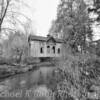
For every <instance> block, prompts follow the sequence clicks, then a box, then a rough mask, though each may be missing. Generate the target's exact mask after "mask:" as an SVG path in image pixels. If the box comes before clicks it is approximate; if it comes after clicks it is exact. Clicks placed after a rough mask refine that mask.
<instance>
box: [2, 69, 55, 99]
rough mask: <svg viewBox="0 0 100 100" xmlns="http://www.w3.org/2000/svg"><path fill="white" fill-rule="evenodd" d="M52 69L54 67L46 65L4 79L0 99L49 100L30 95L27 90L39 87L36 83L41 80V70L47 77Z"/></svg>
mask: <svg viewBox="0 0 100 100" xmlns="http://www.w3.org/2000/svg"><path fill="white" fill-rule="evenodd" d="M52 70H53V67H52V68H50V67H49V68H47V67H44V68H40V69H39V70H36V71H31V72H27V73H24V74H20V75H15V76H13V77H10V78H8V79H6V80H4V81H3V82H1V83H0V100H47V99H45V98H44V97H43V98H42V97H41V98H34V97H32V96H28V93H27V91H29V90H31V92H32V91H34V90H36V88H37V87H39V86H37V84H36V83H37V82H38V80H39V77H40V72H42V73H43V75H44V77H46V75H47V73H51V72H52ZM44 90H45V91H46V87H44Z"/></svg>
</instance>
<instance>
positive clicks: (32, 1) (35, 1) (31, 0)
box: [20, 0, 100, 39]
mask: <svg viewBox="0 0 100 100" xmlns="http://www.w3.org/2000/svg"><path fill="white" fill-rule="evenodd" d="M23 1H24V2H25V4H27V5H29V7H30V8H29V9H26V7H22V6H20V9H22V11H21V12H23V13H24V15H26V16H28V17H30V18H31V19H32V28H33V30H34V32H35V34H36V35H41V36H46V35H47V34H48V31H49V29H50V27H51V23H52V20H53V19H55V18H56V14H57V5H58V4H59V1H60V0H23ZM88 1H90V0H88ZM89 4H90V2H89ZM92 16H93V15H92ZM93 29H94V33H95V37H94V38H95V39H98V38H100V35H99V33H100V27H97V26H95V24H94V25H93Z"/></svg>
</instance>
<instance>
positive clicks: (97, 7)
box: [88, 0, 100, 22]
mask: <svg viewBox="0 0 100 100" xmlns="http://www.w3.org/2000/svg"><path fill="white" fill-rule="evenodd" d="M88 11H89V13H91V12H93V13H94V14H97V15H98V16H97V17H96V18H95V20H94V21H97V22H99V21H100V0H93V7H92V8H91V7H89V8H88Z"/></svg>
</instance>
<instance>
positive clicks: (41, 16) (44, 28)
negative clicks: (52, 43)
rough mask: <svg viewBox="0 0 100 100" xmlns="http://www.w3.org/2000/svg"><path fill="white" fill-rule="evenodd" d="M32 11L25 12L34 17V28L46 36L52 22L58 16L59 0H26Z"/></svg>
mask: <svg viewBox="0 0 100 100" xmlns="http://www.w3.org/2000/svg"><path fill="white" fill-rule="evenodd" d="M26 1H28V3H27V4H28V5H29V6H30V8H29V9H30V11H28V10H26V9H24V10H25V13H26V14H27V15H28V16H29V17H31V18H32V20H33V22H32V24H33V30H35V32H36V34H37V35H42V36H46V35H47V34H48V31H49V28H50V26H51V22H52V20H53V19H55V18H56V14H57V5H58V3H59V0H26Z"/></svg>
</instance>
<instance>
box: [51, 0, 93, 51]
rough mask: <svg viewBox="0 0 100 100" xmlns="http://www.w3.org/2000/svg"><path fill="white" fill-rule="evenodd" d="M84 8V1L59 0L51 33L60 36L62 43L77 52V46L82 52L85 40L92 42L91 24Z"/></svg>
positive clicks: (84, 47)
mask: <svg viewBox="0 0 100 100" xmlns="http://www.w3.org/2000/svg"><path fill="white" fill-rule="evenodd" d="M86 8H87V6H86V4H85V2H84V0H70V1H69V0H61V2H60V4H59V6H58V14H57V19H56V20H55V22H54V25H55V28H52V29H53V30H52V32H53V33H54V34H55V33H56V34H62V36H63V39H64V41H65V42H66V43H67V44H69V45H70V47H71V48H72V49H74V50H75V51H78V46H80V47H81V50H83V51H84V50H85V49H86V48H87V39H88V40H92V30H91V22H90V19H89V15H88V13H87V10H86ZM54 25H53V26H54Z"/></svg>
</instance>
